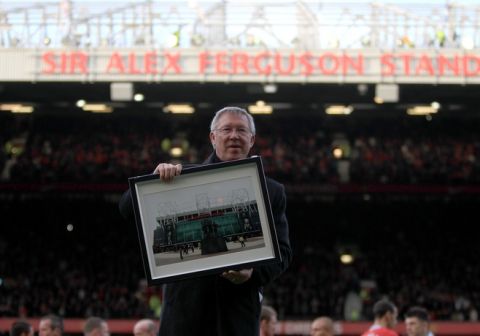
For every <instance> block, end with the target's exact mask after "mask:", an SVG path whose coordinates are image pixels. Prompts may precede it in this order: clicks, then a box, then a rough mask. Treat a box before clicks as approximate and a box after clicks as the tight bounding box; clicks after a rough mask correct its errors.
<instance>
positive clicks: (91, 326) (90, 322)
mask: <svg viewBox="0 0 480 336" xmlns="http://www.w3.org/2000/svg"><path fill="white" fill-rule="evenodd" d="M102 323H106V322H105V320H104V319H101V318H100V317H96V316H92V317H89V318H88V319H87V320H86V321H85V324H84V325H83V333H84V334H85V335H88V334H90V333H91V332H92V331H94V330H95V329H97V328H101V327H102Z"/></svg>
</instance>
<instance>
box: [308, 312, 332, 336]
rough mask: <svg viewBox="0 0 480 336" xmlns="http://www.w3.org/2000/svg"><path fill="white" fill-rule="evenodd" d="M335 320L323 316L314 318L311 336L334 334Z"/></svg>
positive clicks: (329, 335) (330, 335)
mask: <svg viewBox="0 0 480 336" xmlns="http://www.w3.org/2000/svg"><path fill="white" fill-rule="evenodd" d="M333 335H334V331H333V321H332V319H331V318H330V317H326V316H321V317H317V318H316V319H315V320H313V322H312V325H311V327H310V336H333Z"/></svg>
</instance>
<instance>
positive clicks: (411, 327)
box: [405, 307, 433, 336]
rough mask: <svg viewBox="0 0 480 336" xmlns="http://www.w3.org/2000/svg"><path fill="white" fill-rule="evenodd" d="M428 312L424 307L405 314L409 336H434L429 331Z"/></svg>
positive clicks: (414, 308) (410, 310)
mask: <svg viewBox="0 0 480 336" xmlns="http://www.w3.org/2000/svg"><path fill="white" fill-rule="evenodd" d="M429 324H430V322H429V318H428V311H427V310H426V309H425V308H422V307H412V308H410V309H409V310H408V311H407V312H406V313H405V328H406V330H407V336H433V333H432V332H431V331H430V330H429Z"/></svg>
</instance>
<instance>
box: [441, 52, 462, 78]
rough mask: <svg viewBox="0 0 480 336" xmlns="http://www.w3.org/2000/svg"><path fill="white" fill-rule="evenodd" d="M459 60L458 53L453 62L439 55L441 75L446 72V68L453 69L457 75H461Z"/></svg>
mask: <svg viewBox="0 0 480 336" xmlns="http://www.w3.org/2000/svg"><path fill="white" fill-rule="evenodd" d="M458 61H459V59H458V56H457V55H455V57H454V58H453V61H452V62H450V60H449V59H448V58H446V57H445V56H443V55H440V56H438V60H437V64H438V73H439V74H440V76H442V75H444V74H445V68H447V69H449V70H452V71H453V73H454V74H455V75H456V76H458V75H460V63H459V62H458Z"/></svg>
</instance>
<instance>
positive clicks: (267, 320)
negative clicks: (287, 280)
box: [260, 305, 277, 336]
mask: <svg viewBox="0 0 480 336" xmlns="http://www.w3.org/2000/svg"><path fill="white" fill-rule="evenodd" d="M276 325H277V312H276V311H275V309H273V307H270V306H266V305H262V310H261V312H260V336H274V335H275V327H276Z"/></svg>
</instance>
